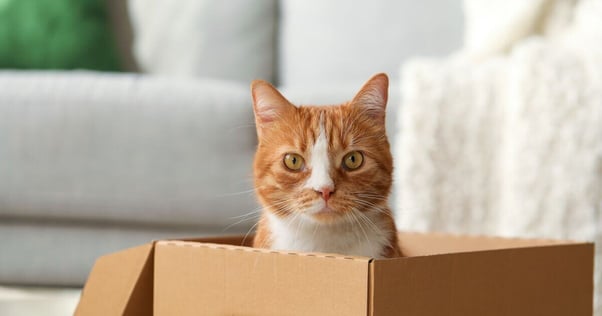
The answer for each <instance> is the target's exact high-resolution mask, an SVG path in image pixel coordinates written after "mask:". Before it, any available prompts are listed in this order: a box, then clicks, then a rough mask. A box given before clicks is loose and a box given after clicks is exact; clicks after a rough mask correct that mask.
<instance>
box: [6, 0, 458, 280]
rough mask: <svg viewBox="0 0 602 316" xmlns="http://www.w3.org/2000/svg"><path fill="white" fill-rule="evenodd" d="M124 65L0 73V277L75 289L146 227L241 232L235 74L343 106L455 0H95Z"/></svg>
mask: <svg viewBox="0 0 602 316" xmlns="http://www.w3.org/2000/svg"><path fill="white" fill-rule="evenodd" d="M107 4H108V7H109V11H110V18H111V23H112V25H113V29H114V31H115V38H116V41H118V42H119V48H120V52H121V56H122V61H123V62H124V63H125V64H127V65H126V67H125V68H126V69H127V70H129V71H128V72H121V73H118V72H99V71H89V70H85V69H77V70H53V71H41V70H29V71H24V70H18V69H5V70H1V71H0V284H17V285H34V284H35V285H52V286H57V285H59V286H81V285H82V284H83V283H84V281H85V279H86V277H87V274H88V272H89V270H90V268H91V266H92V264H93V263H94V260H95V259H96V258H97V257H99V256H101V255H103V254H105V253H109V252H113V251H116V250H119V249H123V248H127V247H131V246H134V245H137V244H141V243H145V242H147V241H149V240H153V239H159V238H170V237H180V236H204V235H220V234H237V233H246V232H247V231H249V229H250V228H251V227H252V224H253V221H254V220H255V218H256V216H255V215H256V214H257V212H259V209H258V205H257V203H256V201H255V198H254V193H253V181H252V169H251V166H252V159H253V153H254V150H255V146H256V136H255V129H254V119H253V113H252V106H251V98H250V94H249V83H250V81H251V80H253V79H256V78H259V79H264V80H269V81H271V82H274V83H275V84H277V85H278V87H279V88H280V89H281V90H282V91H283V94H284V95H286V96H287V97H288V98H289V99H290V100H291V101H292V102H293V103H297V104H306V103H325V104H332V103H338V102H343V101H345V100H348V99H349V98H351V97H352V96H353V94H354V93H355V92H356V91H357V89H359V87H360V86H361V84H362V83H363V82H364V81H365V80H366V79H368V78H369V77H370V76H371V75H372V74H373V73H376V72H387V73H388V74H389V75H390V77H391V86H390V95H391V96H390V99H389V106H388V118H387V128H388V133H389V136H390V138H391V142H392V143H395V139H396V137H397V133H398V124H397V121H399V119H400V117H401V112H402V111H401V109H400V108H399V106H400V88H399V87H400V85H401V83H400V74H399V67H400V65H401V64H402V63H403V62H404V61H405V60H406V59H407V58H409V57H411V56H417V55H427V56H445V55H448V54H450V53H451V52H453V51H454V50H455V49H457V48H458V47H459V46H460V44H461V36H462V34H461V30H462V14H461V3H460V0H450V1H445V2H441V1H435V0H425V1H411V0H403V1H396V2H391V1H386V0H376V1H366V0H353V1H348V0H331V1H322V2H311V3H308V2H306V1H300V0H254V1H248V0H236V1H234V0H232V1H227V2H226V1H219V0H186V1H184V0H179V1H169V2H168V1H161V2H159V1H157V2H153V3H151V2H148V1H145V0H129V1H127V2H122V1H115V0H110V1H108V2H107Z"/></svg>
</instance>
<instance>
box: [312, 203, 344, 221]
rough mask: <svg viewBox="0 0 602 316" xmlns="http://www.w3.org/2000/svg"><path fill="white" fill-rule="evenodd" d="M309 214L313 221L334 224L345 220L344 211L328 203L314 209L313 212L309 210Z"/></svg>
mask: <svg viewBox="0 0 602 316" xmlns="http://www.w3.org/2000/svg"><path fill="white" fill-rule="evenodd" d="M307 215H308V216H309V217H310V218H311V219H312V220H313V221H315V222H316V223H319V224H334V223H339V222H342V221H344V220H345V217H344V216H343V213H341V212H338V211H336V210H334V209H332V208H331V207H329V206H326V205H325V206H323V207H321V208H318V209H317V210H314V211H313V212H309V214H307Z"/></svg>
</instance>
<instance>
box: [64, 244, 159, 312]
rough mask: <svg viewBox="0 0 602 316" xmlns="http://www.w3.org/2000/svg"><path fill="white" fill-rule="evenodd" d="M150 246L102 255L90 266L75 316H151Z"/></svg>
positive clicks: (151, 251) (151, 250) (151, 248)
mask: <svg viewBox="0 0 602 316" xmlns="http://www.w3.org/2000/svg"><path fill="white" fill-rule="evenodd" d="M152 259H153V245H152V244H150V243H149V244H145V245H142V246H138V247H134V248H130V249H126V250H123V251H120V252H117V253H113V254H110V255H106V256H102V257H100V258H99V259H98V260H96V263H95V264H94V267H93V268H92V271H91V272H90V276H89V277H88V281H87V282H86V285H85V287H84V289H83V290H82V294H81V298H80V301H79V304H78V306H77V309H76V311H75V315H77V316H80V315H81V316H95V315H98V316H106V315H123V316H129V315H136V316H142V315H149V316H151V315H153V310H152V298H153V296H152V294H153V278H152V271H153V260H152Z"/></svg>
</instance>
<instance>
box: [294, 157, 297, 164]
mask: <svg viewBox="0 0 602 316" xmlns="http://www.w3.org/2000/svg"><path fill="white" fill-rule="evenodd" d="M296 164H297V158H296V157H293V165H296Z"/></svg>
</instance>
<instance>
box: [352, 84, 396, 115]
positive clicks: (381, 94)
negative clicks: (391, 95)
mask: <svg viewBox="0 0 602 316" xmlns="http://www.w3.org/2000/svg"><path fill="white" fill-rule="evenodd" d="M388 92H389V78H388V77H387V75H385V74H383V73H381V74H377V75H374V76H373V77H372V78H370V79H369V80H368V81H367V82H366V83H365V84H364V85H363V86H362V88H361V89H360V91H359V92H358V93H357V94H356V96H355V98H354V99H353V101H352V103H353V104H354V105H355V106H359V107H361V108H362V110H363V111H365V113H367V114H368V115H370V116H371V117H373V118H374V119H376V120H379V121H382V122H383V123H384V119H385V109H386V107H387V98H388Z"/></svg>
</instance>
